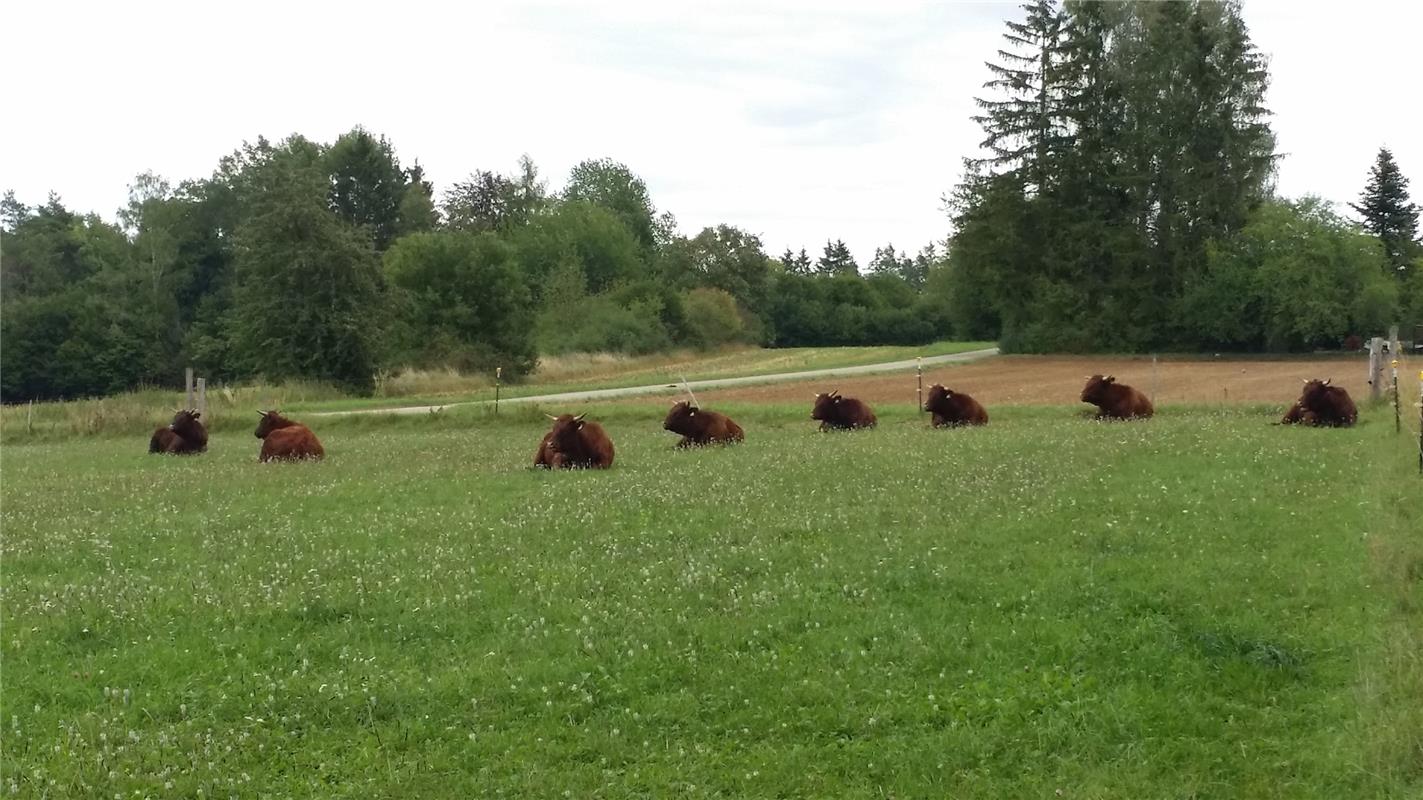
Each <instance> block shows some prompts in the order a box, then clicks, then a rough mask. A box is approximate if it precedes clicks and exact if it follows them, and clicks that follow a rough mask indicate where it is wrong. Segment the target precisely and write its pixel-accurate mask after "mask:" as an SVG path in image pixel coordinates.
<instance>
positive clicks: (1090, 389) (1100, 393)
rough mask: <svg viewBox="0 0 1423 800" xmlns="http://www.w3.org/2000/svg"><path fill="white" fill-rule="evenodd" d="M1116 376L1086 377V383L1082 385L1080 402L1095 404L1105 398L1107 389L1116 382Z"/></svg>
mask: <svg viewBox="0 0 1423 800" xmlns="http://www.w3.org/2000/svg"><path fill="white" fill-rule="evenodd" d="M1116 382H1117V379H1116V376H1113V375H1107V376H1105V377H1103V376H1101V375H1093V376H1091V377H1089V378H1088V379H1087V385H1086V386H1084V387H1082V402H1084V403H1093V404H1096V403H1098V402H1100V401H1101V400H1104V399H1106V396H1107V389H1108V387H1110V386H1111V385H1112V384H1114V383H1116Z"/></svg>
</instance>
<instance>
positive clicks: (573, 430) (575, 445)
mask: <svg viewBox="0 0 1423 800" xmlns="http://www.w3.org/2000/svg"><path fill="white" fill-rule="evenodd" d="M544 416H546V417H548V418H549V419H551V420H553V428H551V429H550V430H549V432H548V433H546V434H544V438H543V440H542V441H540V442H539V450H538V452H537V453H536V454H534V466H535V467H543V468H545V469H607V468H608V467H611V466H612V465H613V440H612V439H609V438H608V434H607V432H605V431H604V430H603V426H602V425H599V424H598V423H596V422H588V421H585V420H584V419H583V417H584V416H586V415H584V414H579V415H578V416H576V417H575V416H573V415H572V414H564V415H562V416H558V417H555V416H553V415H552V414H545V415H544Z"/></svg>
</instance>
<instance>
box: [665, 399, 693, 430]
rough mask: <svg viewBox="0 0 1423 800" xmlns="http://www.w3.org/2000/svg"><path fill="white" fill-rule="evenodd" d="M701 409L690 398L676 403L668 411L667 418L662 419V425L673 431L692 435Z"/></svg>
mask: <svg viewBox="0 0 1423 800" xmlns="http://www.w3.org/2000/svg"><path fill="white" fill-rule="evenodd" d="M700 410H701V409H698V408H697V407H696V405H694V404H693V403H692V401H690V400H683V401H681V402H680V403H674V404H672V408H671V409H670V410H668V412H667V419H665V420H663V421H662V427H663V429H665V430H669V431H672V432H673V433H680V434H682V435H683V436H691V435H692V434H693V433H694V432H695V431H696V428H697V419H698V418H699V414H698V412H699V411H700Z"/></svg>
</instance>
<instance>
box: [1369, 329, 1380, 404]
mask: <svg viewBox="0 0 1423 800" xmlns="http://www.w3.org/2000/svg"><path fill="white" fill-rule="evenodd" d="M1382 379H1383V337H1380V336H1375V337H1374V338H1372V339H1370V340H1369V398H1370V399H1372V400H1377V399H1379V393H1380V392H1381V391H1382V388H1383V387H1381V386H1379V384H1380V383H1382V382H1383V380H1382Z"/></svg>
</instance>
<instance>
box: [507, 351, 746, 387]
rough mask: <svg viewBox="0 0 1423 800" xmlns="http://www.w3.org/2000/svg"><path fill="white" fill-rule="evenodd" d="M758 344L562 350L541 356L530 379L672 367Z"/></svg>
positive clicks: (563, 379)
mask: <svg viewBox="0 0 1423 800" xmlns="http://www.w3.org/2000/svg"><path fill="white" fill-rule="evenodd" d="M760 349H761V348H758V347H752V346H749V345H729V346H727V347H724V348H719V349H716V350H711V351H707V350H690V349H683V350H671V351H667V352H662V353H651V354H648V355H641V356H634V355H628V354H627V353H616V352H594V353H562V354H559V355H552V356H541V357H540V358H539V363H538V367H537V368H536V369H535V371H534V374H533V376H532V377H531V382H533V383H566V382H571V381H577V380H581V379H585V378H615V377H618V376H620V375H627V374H634V373H639V372H647V371H651V370H658V369H675V368H676V367H678V366H679V365H686V364H693V363H697V364H700V363H705V362H706V361H707V359H708V357H709V356H725V355H731V354H735V353H744V352H748V351H758V352H759V351H760Z"/></svg>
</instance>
